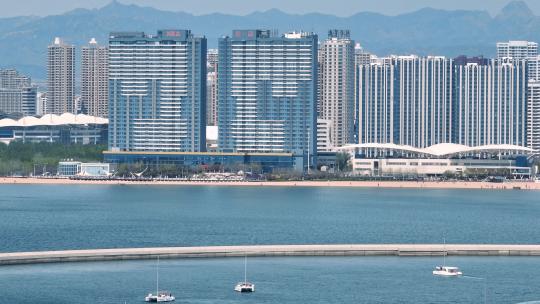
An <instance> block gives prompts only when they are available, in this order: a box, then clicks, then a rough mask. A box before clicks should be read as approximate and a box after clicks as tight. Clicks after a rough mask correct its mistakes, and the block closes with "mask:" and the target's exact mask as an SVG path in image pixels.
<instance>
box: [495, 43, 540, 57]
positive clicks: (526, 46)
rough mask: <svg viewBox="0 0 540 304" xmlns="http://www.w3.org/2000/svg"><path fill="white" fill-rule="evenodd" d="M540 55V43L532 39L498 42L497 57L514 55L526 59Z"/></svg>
mask: <svg viewBox="0 0 540 304" xmlns="http://www.w3.org/2000/svg"><path fill="white" fill-rule="evenodd" d="M537 55H538V43H536V42H530V41H508V42H498V43H497V58H506V57H512V58H514V59H525V58H527V57H533V56H537Z"/></svg>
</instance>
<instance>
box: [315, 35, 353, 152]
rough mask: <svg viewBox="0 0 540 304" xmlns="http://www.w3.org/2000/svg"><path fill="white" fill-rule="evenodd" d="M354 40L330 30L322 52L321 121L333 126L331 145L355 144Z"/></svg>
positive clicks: (319, 107)
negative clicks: (328, 122) (327, 121)
mask: <svg viewBox="0 0 540 304" xmlns="http://www.w3.org/2000/svg"><path fill="white" fill-rule="evenodd" d="M354 66H355V55H354V41H353V40H351V39H350V33H349V31H348V30H331V31H329V32H328V39H327V40H325V41H324V42H323V43H322V44H321V46H320V50H319V83H320V87H319V106H318V109H319V118H321V119H324V120H329V121H330V123H331V128H330V129H331V135H330V138H331V145H332V146H333V147H341V146H343V145H345V144H348V143H353V142H354V116H355V115H354V109H355V105H354V85H355V82H354Z"/></svg>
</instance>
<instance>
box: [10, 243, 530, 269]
mask: <svg viewBox="0 0 540 304" xmlns="http://www.w3.org/2000/svg"><path fill="white" fill-rule="evenodd" d="M443 255H450V256H483V257H485V256H491V257H493V256H517V257H526V256H532V257H540V245H505V244H348V245H347V244H343V245H339V244H336V245H247V246H203V247H158V248H120V249H87V250H60V251H36V252H8V253H0V265H21V264H41V263H65V262H93V261H118V260H120V261H122V260H145V259H155V258H157V257H158V256H159V257H160V258H166V259H182V258H228V257H244V256H252V257H290V256H298V257H301V256H304V257H305V256H360V257H362V256H363V257H368V256H398V257H419V256H424V257H425V256H431V257H434V256H443Z"/></svg>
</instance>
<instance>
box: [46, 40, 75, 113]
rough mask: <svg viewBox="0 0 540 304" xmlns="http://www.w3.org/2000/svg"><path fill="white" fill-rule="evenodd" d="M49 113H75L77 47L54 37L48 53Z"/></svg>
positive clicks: (47, 111)
mask: <svg viewBox="0 0 540 304" xmlns="http://www.w3.org/2000/svg"><path fill="white" fill-rule="evenodd" d="M47 87H48V91H47V107H46V109H45V112H46V113H47V114H58V115H60V114H62V113H67V112H68V113H75V112H76V108H75V106H76V105H75V47H74V46H73V45H69V44H66V43H64V42H63V41H62V40H61V39H60V38H58V37H57V38H54V42H53V44H51V45H49V48H48V53H47Z"/></svg>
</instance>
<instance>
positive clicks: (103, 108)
mask: <svg viewBox="0 0 540 304" xmlns="http://www.w3.org/2000/svg"><path fill="white" fill-rule="evenodd" d="M81 53H82V54H81V55H82V56H81V111H82V112H83V113H85V114H88V115H91V116H98V117H108V112H109V111H108V104H109V102H108V101H109V65H108V62H107V61H108V49H107V47H105V46H100V45H98V44H97V42H96V40H95V39H94V38H92V40H90V42H89V43H88V45H86V46H83V47H82V52H81Z"/></svg>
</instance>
